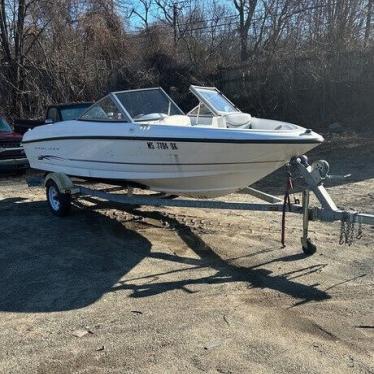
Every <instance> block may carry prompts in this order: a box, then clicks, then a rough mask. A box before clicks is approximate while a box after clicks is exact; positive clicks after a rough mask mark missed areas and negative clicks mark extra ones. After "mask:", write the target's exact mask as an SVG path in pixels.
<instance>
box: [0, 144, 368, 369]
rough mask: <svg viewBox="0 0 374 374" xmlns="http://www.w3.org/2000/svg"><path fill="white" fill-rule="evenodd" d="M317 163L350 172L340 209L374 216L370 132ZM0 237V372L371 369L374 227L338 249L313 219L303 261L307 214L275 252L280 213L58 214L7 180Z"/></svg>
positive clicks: (329, 147)
mask: <svg viewBox="0 0 374 374" xmlns="http://www.w3.org/2000/svg"><path fill="white" fill-rule="evenodd" d="M338 144H340V145H339V146H338ZM311 157H312V158H316V157H324V158H326V159H328V160H329V161H331V164H332V166H333V170H332V172H333V173H346V172H352V173H353V178H352V179H351V180H349V181H347V182H345V183H344V184H340V185H335V186H333V185H331V187H329V191H330V192H331V195H332V196H333V197H334V199H335V200H336V201H337V203H338V204H339V205H343V206H345V207H350V208H356V209H359V210H365V211H368V212H374V139H373V138H370V137H361V138H358V137H356V138H354V139H349V140H347V139H345V138H344V137H342V138H336V139H335V140H334V141H333V142H328V143H326V144H325V145H323V146H322V147H320V148H319V150H318V151H315V152H314V153H313V154H312V155H311ZM363 167H365V169H363ZM283 185H284V177H283V174H282V173H281V172H278V173H276V174H275V175H273V176H271V177H269V178H266V179H265V180H264V181H261V183H259V186H261V187H263V188H266V189H267V190H269V191H271V192H274V191H275V190H276V191H278V192H281V191H282V189H283ZM279 186H281V187H279ZM228 198H229V199H231V200H242V201H244V200H252V199H249V197H248V196H247V195H245V194H236V195H232V196H230V197H228ZM82 205H86V206H87V207H85V208H84V209H82ZM0 233H1V239H0V273H1V278H0V286H1V294H0V313H1V314H0V316H1V319H0V371H1V372H4V373H70V372H76V373H104V372H113V373H177V372H180V373H199V372H209V373H300V372H308V373H320V372H323V373H374V328H373V327H374V314H373V310H374V308H373V306H374V292H373V283H374V273H373V265H374V257H373V249H374V227H366V230H365V232H364V236H363V238H362V239H361V240H360V241H357V242H356V243H354V245H352V246H351V247H347V246H339V245H338V240H339V223H334V224H321V223H315V222H312V223H311V233H310V235H311V237H312V238H313V239H314V241H315V243H316V244H317V246H318V252H317V253H316V254H315V255H314V256H311V257H305V256H304V255H303V254H302V253H301V251H300V242H299V240H300V236H301V217H291V215H289V216H288V220H287V247H286V248H284V249H282V248H281V245H280V243H279V236H280V215H279V214H276V213H262V214H260V213H246V212H218V211H208V210H191V209H190V210H187V209H185V210H181V209H175V208H165V209H160V210H159V211H157V212H155V211H152V209H146V208H139V209H137V210H135V211H131V210H126V211H124V210H121V211H120V210H118V209H116V207H115V206H111V205H109V204H98V205H96V206H95V205H92V203H90V202H87V201H83V200H82V201H80V202H79V204H78V206H77V207H75V208H74V209H73V212H72V214H71V215H70V216H69V217H66V218H63V219H61V218H56V217H54V216H52V215H51V214H50V213H49V211H48V207H47V204H46V201H45V196H44V190H42V189H34V188H33V189H31V188H28V187H26V185H25V182H24V178H23V177H6V176H3V178H2V179H1V180H0ZM77 335H78V336H77ZM82 335H83V336H82Z"/></svg>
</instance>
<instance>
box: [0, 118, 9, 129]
mask: <svg viewBox="0 0 374 374" xmlns="http://www.w3.org/2000/svg"><path fill="white" fill-rule="evenodd" d="M0 131H1V132H11V131H12V129H11V127H10V126H9V125H8V123H7V122H6V121H5V119H4V118H1V117H0Z"/></svg>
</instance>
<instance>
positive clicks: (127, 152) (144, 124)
mask: <svg viewBox="0 0 374 374" xmlns="http://www.w3.org/2000/svg"><path fill="white" fill-rule="evenodd" d="M190 90H191V92H192V93H193V94H194V95H195V96H196V97H197V99H198V100H199V104H198V105H197V106H196V107H195V108H194V109H193V110H191V111H190V112H189V113H187V114H184V113H183V111H182V110H181V109H180V108H179V107H178V105H177V104H176V103H175V102H174V101H173V100H172V99H171V98H170V97H169V96H168V95H167V94H166V93H165V91H164V90H163V89H162V88H147V89H138V90H128V91H120V92H112V93H110V94H109V95H107V96H105V97H104V98H102V99H101V100H99V101H98V102H96V103H95V104H94V105H92V106H91V107H90V108H89V109H88V110H87V111H86V112H85V113H84V114H83V115H82V116H81V118H80V119H78V120H74V121H65V122H60V123H54V124H50V125H45V126H40V127H37V128H35V129H33V130H30V131H28V132H27V133H26V134H25V135H24V137H23V146H24V149H25V152H26V155H27V158H28V160H29V162H30V165H31V167H32V168H34V169H39V170H43V171H49V172H60V173H64V174H66V175H69V176H77V177H81V178H94V179H100V180H105V181H112V182H128V183H135V184H138V185H141V186H142V187H144V188H148V189H151V190H154V191H160V192H165V193H170V194H176V195H184V196H193V197H199V198H205V197H212V196H219V195H225V194H228V193H231V192H234V191H237V190H239V189H241V188H244V187H246V186H249V185H251V184H253V183H255V182H257V181H258V180H259V179H261V178H263V177H265V176H266V175H268V174H270V173H271V172H273V171H274V170H276V169H278V168H280V167H281V166H283V165H284V164H285V163H287V162H288V161H289V160H290V159H291V158H292V157H293V156H297V155H302V154H304V153H305V152H307V151H309V150H310V149H312V148H314V147H315V146H317V145H318V144H319V143H321V142H322V141H323V138H322V137H321V136H320V135H318V134H317V133H315V132H313V131H311V130H308V129H305V128H303V127H300V126H297V125H294V124H290V123H285V122H279V121H274V120H267V119H260V118H255V117H252V116H250V115H249V114H247V113H242V112H241V111H240V110H239V109H238V108H237V107H236V106H235V105H234V104H233V103H231V102H230V101H229V100H228V99H227V98H226V97H225V96H224V95H223V94H222V93H221V92H220V91H218V90H217V89H216V88H211V87H198V86H191V88H190Z"/></svg>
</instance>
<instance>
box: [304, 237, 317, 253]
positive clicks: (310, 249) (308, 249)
mask: <svg viewBox="0 0 374 374" xmlns="http://www.w3.org/2000/svg"><path fill="white" fill-rule="evenodd" d="M316 251H317V246H316V245H315V244H313V243H312V241H311V240H310V239H309V238H308V239H307V240H306V242H305V243H303V252H304V253H305V254H306V255H308V256H311V255H313V254H314V253H316Z"/></svg>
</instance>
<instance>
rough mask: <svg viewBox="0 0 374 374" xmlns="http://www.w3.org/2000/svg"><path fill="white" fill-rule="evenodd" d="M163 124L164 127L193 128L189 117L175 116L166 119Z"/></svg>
mask: <svg viewBox="0 0 374 374" xmlns="http://www.w3.org/2000/svg"><path fill="white" fill-rule="evenodd" d="M161 123H162V124H164V125H177V126H178V125H179V126H191V119H190V117H188V116H184V115H179V114H175V115H173V116H168V117H166V118H164V119H163V120H162V121H161Z"/></svg>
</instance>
